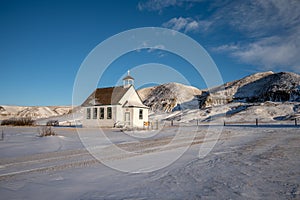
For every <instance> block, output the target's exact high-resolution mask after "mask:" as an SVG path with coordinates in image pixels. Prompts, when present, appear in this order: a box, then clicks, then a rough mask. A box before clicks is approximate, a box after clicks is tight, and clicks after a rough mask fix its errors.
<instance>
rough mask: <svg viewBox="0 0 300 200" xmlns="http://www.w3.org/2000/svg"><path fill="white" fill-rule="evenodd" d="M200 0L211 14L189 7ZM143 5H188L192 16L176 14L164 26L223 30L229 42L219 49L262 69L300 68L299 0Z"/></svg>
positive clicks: (182, 0) (149, 5) (155, 7)
mask: <svg viewBox="0 0 300 200" xmlns="http://www.w3.org/2000/svg"><path fill="white" fill-rule="evenodd" d="M197 2H201V3H203V4H205V5H206V6H207V8H208V10H209V11H210V12H209V15H207V13H201V10H199V11H197V10H192V8H193V7H192V6H191V7H188V4H195V3H197ZM139 7H140V9H141V10H142V9H146V10H151V11H159V12H161V11H162V10H163V9H166V8H169V7H182V8H183V9H187V8H188V9H190V10H189V12H190V17H188V18H183V17H179V16H178V17H174V18H172V19H171V20H169V21H167V22H165V23H163V25H162V26H163V27H167V28H171V29H174V30H176V31H182V32H185V33H187V32H197V31H200V30H201V31H208V32H207V33H209V35H214V37H218V34H219V35H221V37H222V38H225V40H224V41H226V43H223V44H221V45H220V46H217V47H215V48H212V50H213V51H215V52H219V53H225V54H229V55H231V56H234V58H237V59H238V60H239V61H241V62H243V63H247V64H251V65H256V66H258V67H259V68H260V69H262V68H265V69H270V70H272V69H273V70H282V71H284V70H286V71H288V70H291V71H295V72H300V56H299V52H300V12H299V11H300V1H299V0H288V1H285V0H244V1H239V0H215V1H210V0H199V1H197V0H195V1H193V0H165V1H160V0H149V1H146V2H144V3H140V4H139ZM196 18H197V19H200V20H195V19H196Z"/></svg>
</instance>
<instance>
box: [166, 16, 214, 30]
mask: <svg viewBox="0 0 300 200" xmlns="http://www.w3.org/2000/svg"><path fill="white" fill-rule="evenodd" d="M209 25H210V23H208V22H205V21H196V20H194V19H192V18H189V17H188V18H183V17H178V18H176V17H175V18H172V19H170V20H169V21H168V22H165V23H163V24H162V26H163V27H165V28H170V29H173V30H176V31H183V32H185V33H187V32H197V31H199V30H200V28H202V29H207V28H208V26H209Z"/></svg>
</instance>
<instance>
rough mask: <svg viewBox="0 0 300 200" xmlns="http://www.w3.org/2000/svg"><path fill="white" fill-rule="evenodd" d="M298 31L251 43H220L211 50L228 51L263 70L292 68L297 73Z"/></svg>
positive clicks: (298, 68)
mask: <svg viewBox="0 0 300 200" xmlns="http://www.w3.org/2000/svg"><path fill="white" fill-rule="evenodd" d="M299 31H300V30H299ZM298 33H299V32H298V31H297V32H294V33H293V34H291V35H289V37H286V38H285V39H283V38H281V37H278V36H271V37H266V38H262V39H260V40H257V41H255V42H251V43H245V44H239V45H234V44H231V45H221V46H219V47H216V48H213V49H212V50H213V51H215V52H221V53H222V52H225V53H229V54H230V55H231V56H232V57H235V58H238V59H239V60H240V61H242V62H244V63H247V64H251V65H258V67H260V68H261V69H264V70H292V71H295V72H298V73H299V72H300V56H299V50H300V36H299V34H298Z"/></svg>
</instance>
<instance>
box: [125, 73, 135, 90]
mask: <svg viewBox="0 0 300 200" xmlns="http://www.w3.org/2000/svg"><path fill="white" fill-rule="evenodd" d="M133 84H134V78H133V77H132V76H130V71H129V70H128V71H127V76H125V77H124V78H123V87H124V88H126V87H129V86H131V85H133Z"/></svg>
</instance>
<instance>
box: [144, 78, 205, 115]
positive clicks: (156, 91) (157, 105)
mask: <svg viewBox="0 0 300 200" xmlns="http://www.w3.org/2000/svg"><path fill="white" fill-rule="evenodd" d="M201 93H202V92H201V90H199V89H197V88H195V87H192V86H186V85H183V84H180V83H167V84H163V85H159V86H155V87H149V88H143V89H140V90H138V94H139V96H140V97H141V99H142V101H143V103H144V104H145V105H146V106H149V107H150V108H151V110H152V111H165V112H170V111H172V110H179V109H183V108H190V109H197V108H198V107H199V105H198V100H197V98H196V96H197V95H201Z"/></svg>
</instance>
